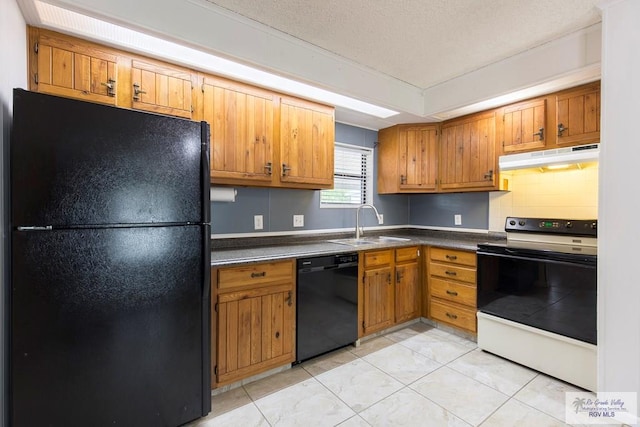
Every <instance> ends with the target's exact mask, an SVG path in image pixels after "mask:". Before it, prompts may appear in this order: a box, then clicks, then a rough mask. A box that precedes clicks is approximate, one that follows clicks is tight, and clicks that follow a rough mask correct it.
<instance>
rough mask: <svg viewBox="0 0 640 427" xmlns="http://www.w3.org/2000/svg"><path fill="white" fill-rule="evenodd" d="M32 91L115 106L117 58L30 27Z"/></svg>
mask: <svg viewBox="0 0 640 427" xmlns="http://www.w3.org/2000/svg"><path fill="white" fill-rule="evenodd" d="M29 47H30V50H29V52H30V53H29V89H30V90H31V91H34V92H41V93H47V94H50V95H58V96H64V97H67V98H75V99H80V100H84V101H90V102H97V103H101V104H107V105H116V101H117V98H116V93H117V83H118V55H117V54H116V53H114V52H113V51H111V50H109V49H108V48H105V47H103V46H100V45H97V44H94V43H90V42H86V41H84V40H79V39H76V38H74V37H69V36H63V35H61V34H58V33H55V32H52V31H47V30H42V29H39V28H34V27H29Z"/></svg>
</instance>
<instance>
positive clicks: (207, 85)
mask: <svg viewBox="0 0 640 427" xmlns="http://www.w3.org/2000/svg"><path fill="white" fill-rule="evenodd" d="M201 90H202V98H203V99H202V113H203V115H202V120H204V121H206V122H208V123H209V124H210V126H211V144H210V146H211V162H210V165H211V182H212V183H213V184H241V183H245V184H248V185H258V186H269V185H273V184H274V182H275V181H277V180H274V177H275V175H277V173H276V172H275V168H276V164H275V163H274V152H273V144H274V140H275V127H276V116H275V109H276V105H277V99H276V96H275V94H274V93H273V92H270V91H267V90H264V89H260V88H256V87H254V86H249V85H245V84H241V83H238V82H234V81H232V80H227V79H222V78H219V77H214V76H205V77H203V83H202V86H201Z"/></svg>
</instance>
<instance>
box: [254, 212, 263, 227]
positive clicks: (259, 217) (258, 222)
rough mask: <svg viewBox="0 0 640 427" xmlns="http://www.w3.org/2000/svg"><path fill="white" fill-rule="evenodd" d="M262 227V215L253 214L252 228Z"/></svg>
mask: <svg viewBox="0 0 640 427" xmlns="http://www.w3.org/2000/svg"><path fill="white" fill-rule="evenodd" d="M263 228H264V224H263V223H262V215H254V216H253V229H254V230H262V229H263Z"/></svg>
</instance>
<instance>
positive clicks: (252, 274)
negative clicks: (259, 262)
mask: <svg viewBox="0 0 640 427" xmlns="http://www.w3.org/2000/svg"><path fill="white" fill-rule="evenodd" d="M266 275H267V272H266V271H261V272H260V273H251V278H252V279H253V278H255V277H264V276H266Z"/></svg>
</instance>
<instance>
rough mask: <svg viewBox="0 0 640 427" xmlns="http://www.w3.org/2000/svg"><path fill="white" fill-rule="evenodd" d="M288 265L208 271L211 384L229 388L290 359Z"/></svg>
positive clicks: (292, 349) (290, 262)
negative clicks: (209, 274) (213, 346)
mask: <svg viewBox="0 0 640 427" xmlns="http://www.w3.org/2000/svg"><path fill="white" fill-rule="evenodd" d="M294 268H295V264H294V261H293V260H288V261H278V262H270V263H260V264H250V265H245V266H237V267H224V268H218V269H214V271H213V272H212V276H211V277H212V281H214V282H215V286H212V289H214V292H212V305H213V307H214V310H212V325H213V327H212V344H215V348H214V349H213V351H212V355H214V357H212V378H213V380H212V384H213V387H214V388H215V387H218V386H222V385H225V384H229V383H232V382H235V381H238V380H241V379H243V378H247V377H250V376H252V375H256V374H258V373H260V372H264V371H266V370H268V369H271V368H275V367H277V366H281V365H286V364H287V363H291V362H293V361H294V360H295V307H296V301H295V270H294Z"/></svg>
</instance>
